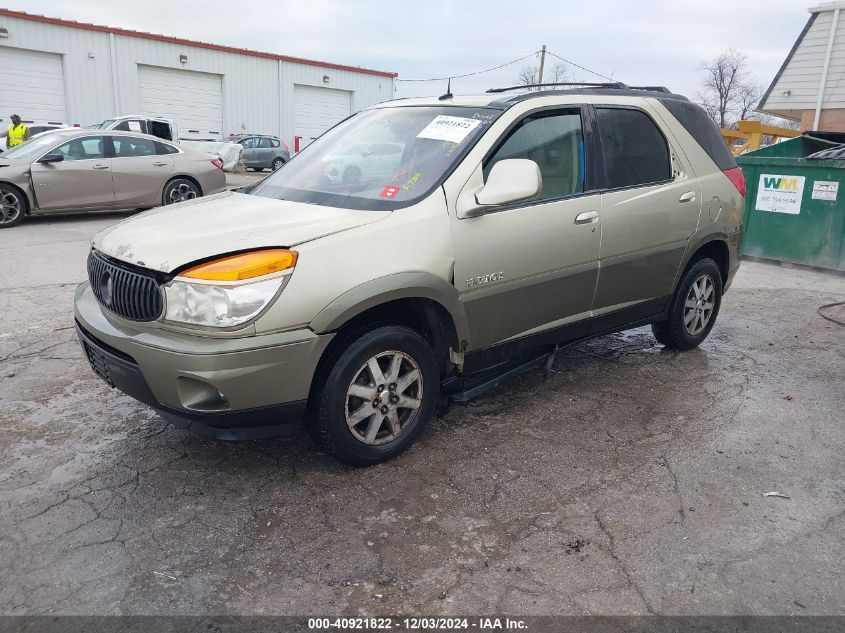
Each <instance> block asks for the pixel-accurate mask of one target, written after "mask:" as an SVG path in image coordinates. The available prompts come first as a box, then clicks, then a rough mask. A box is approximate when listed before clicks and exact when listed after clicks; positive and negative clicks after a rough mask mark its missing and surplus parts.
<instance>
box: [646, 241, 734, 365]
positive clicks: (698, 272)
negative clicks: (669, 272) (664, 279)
mask: <svg viewBox="0 0 845 633" xmlns="http://www.w3.org/2000/svg"><path fill="white" fill-rule="evenodd" d="M721 304H722V274H721V272H720V271H719V267H718V266H717V265H716V262H714V261H713V260H712V259H710V258H704V259H699V260H698V261H696V262H694V263H693V264H692V265H691V266H690V267H689V268H687V270H686V272H685V273H684V276H683V278H682V279H681V282H680V283H679V284H678V287H677V289H676V290H675V296H674V297H673V298H672V304H671V306H670V307H669V318H668V319H666V320H665V321H660V322H659V323H654V324H652V326H651V331H652V332H654V337H655V338H656V339H657V342H658V343H661V344H663V345H665V346H666V347H673V348H675V349H692V348H694V347H698V346H699V345H700V344H701V343H702V342H703V341H704V339H706V338H707V335H708V334H710V330H712V329H713V325H714V323H715V322H716V317H717V316H718V314H719V308H720V306H721Z"/></svg>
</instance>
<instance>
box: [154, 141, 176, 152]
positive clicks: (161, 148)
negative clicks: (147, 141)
mask: <svg viewBox="0 0 845 633" xmlns="http://www.w3.org/2000/svg"><path fill="white" fill-rule="evenodd" d="M155 144H156V154H178V153H179V150H178V149H177V148H175V147H173V146H172V145H168V144H167V143H159V142H158V141H156V142H155Z"/></svg>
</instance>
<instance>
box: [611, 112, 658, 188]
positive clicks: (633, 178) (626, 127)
mask: <svg viewBox="0 0 845 633" xmlns="http://www.w3.org/2000/svg"><path fill="white" fill-rule="evenodd" d="M596 117H597V119H598V125H599V139H600V142H601V149H602V154H603V155H604V173H605V182H606V186H607V188H608V189H616V188H619V187H636V186H641V185H648V184H653V183H658V182H665V181H667V180H671V178H672V163H671V160H670V158H669V147H668V146H667V145H666V139H665V138H664V136H663V134H662V133H661V132H660V129H659V128H658V127H657V124H655V122H654V121H653V120H652V118H651V117H650V116H648V115H647V114H646V113H645V112H643V111H642V110H632V109H629V108H596Z"/></svg>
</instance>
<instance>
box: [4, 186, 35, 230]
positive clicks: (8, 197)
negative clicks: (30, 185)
mask: <svg viewBox="0 0 845 633" xmlns="http://www.w3.org/2000/svg"><path fill="white" fill-rule="evenodd" d="M28 208H29V203H28V202H27V199H26V196H25V195H23V193H21V191H20V190H19V189H16V188H15V187H10V186H9V185H4V184H0V229H10V228H12V227H13V226H17V225H18V224H20V223H21V222H22V221H23V216H25V215H26V212H27V209H28Z"/></svg>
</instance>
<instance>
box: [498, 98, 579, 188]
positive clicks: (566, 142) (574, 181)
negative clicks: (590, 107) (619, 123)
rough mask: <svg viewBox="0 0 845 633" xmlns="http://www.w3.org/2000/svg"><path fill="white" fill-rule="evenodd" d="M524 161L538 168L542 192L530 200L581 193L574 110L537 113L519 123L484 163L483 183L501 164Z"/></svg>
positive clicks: (577, 125)
mask: <svg viewBox="0 0 845 633" xmlns="http://www.w3.org/2000/svg"><path fill="white" fill-rule="evenodd" d="M508 158H526V159H528V160H533V161H534V162H535V163H537V165H538V166H539V168H540V174H541V175H542V177H543V189H542V191H540V193H538V194H537V195H536V196H535V197H534V198H531V200H549V199H552V198H562V197H565V196H571V195H575V194H578V193H581V192H583V191H584V136H583V133H582V131H581V114H580V112H579V111H577V110H569V111H565V112H560V111H554V112H540V113H537V114H532V115H529V116H527V117H525V118H524V119H522V120H521V121H520V122H519V123H518V124H517V126H516V127H515V128H514V129H513V130H511V132H510V133H509V134H508V136H507V137H506V138H505V140H504V142H503V143H502V144H501V145H499V147H498V148H497V149H496V151H495V152H494V153H493V155H492V156H490V157H489V158H488V159H487V160H486V161H485V162H484V168H483V169H484V181H485V182H487V177H488V176H489V175H490V170H491V169H493V165H495V164H496V163H497V162H498V161H500V160H505V159H508Z"/></svg>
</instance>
